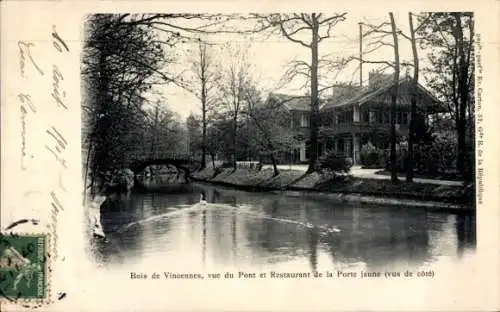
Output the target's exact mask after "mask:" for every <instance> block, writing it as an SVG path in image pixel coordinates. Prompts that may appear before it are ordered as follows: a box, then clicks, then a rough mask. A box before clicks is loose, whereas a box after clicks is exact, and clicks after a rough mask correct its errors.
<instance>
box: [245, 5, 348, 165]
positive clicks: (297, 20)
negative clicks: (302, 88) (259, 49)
mask: <svg viewBox="0 0 500 312" xmlns="http://www.w3.org/2000/svg"><path fill="white" fill-rule="evenodd" d="M346 15H347V13H340V14H333V15H329V16H327V15H325V14H323V13H309V14H305V13H300V14H297V13H294V14H270V15H260V14H254V15H253V17H254V18H257V20H258V23H259V28H258V29H259V30H273V31H275V32H277V33H278V34H280V35H281V36H283V37H285V38H286V39H287V40H289V41H291V42H293V43H296V44H298V45H300V46H302V47H304V48H307V49H309V50H310V51H311V62H310V63H308V62H302V61H299V62H298V63H296V65H298V66H302V67H303V68H304V69H305V71H301V70H296V71H295V73H296V75H301V74H302V75H304V73H305V76H306V78H308V79H309V80H310V97H311V103H310V108H311V114H310V116H311V117H310V118H311V122H310V135H309V143H310V151H311V153H310V155H311V156H310V158H309V167H308V169H307V172H308V173H311V172H313V171H315V170H316V168H317V162H318V157H319V155H318V134H319V126H320V118H319V88H318V63H319V57H318V55H319V46H320V43H321V42H322V41H323V40H325V39H327V38H331V37H332V29H333V28H334V27H335V25H337V24H338V23H340V22H342V21H344V20H345V19H346Z"/></svg>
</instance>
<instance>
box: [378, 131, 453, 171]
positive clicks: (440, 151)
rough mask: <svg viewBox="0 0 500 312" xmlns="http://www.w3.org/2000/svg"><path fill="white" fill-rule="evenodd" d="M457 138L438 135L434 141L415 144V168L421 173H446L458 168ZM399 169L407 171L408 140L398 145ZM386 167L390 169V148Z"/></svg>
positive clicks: (387, 153)
mask: <svg viewBox="0 0 500 312" xmlns="http://www.w3.org/2000/svg"><path fill="white" fill-rule="evenodd" d="M456 151H457V148H456V140H455V139H453V138H448V137H436V138H434V140H433V141H432V142H427V143H421V144H415V145H414V148H413V161H414V169H415V170H416V171H418V172H420V173H431V174H436V173H445V172H447V171H449V170H454V169H455V168H456V161H457V152H456ZM396 153H397V170H398V171H401V172H403V171H406V169H407V166H406V165H407V161H408V158H407V157H408V149H407V142H406V141H404V142H401V144H398V145H397V147H396ZM386 157H387V161H386V168H387V169H388V170H390V168H391V161H390V150H387V151H386Z"/></svg>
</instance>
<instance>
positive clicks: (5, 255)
mask: <svg viewBox="0 0 500 312" xmlns="http://www.w3.org/2000/svg"><path fill="white" fill-rule="evenodd" d="M47 250H48V249H47V236H46V235H44V234H38V235H35V234H8V235H7V234H0V300H5V299H7V300H9V301H11V300H37V299H42V300H43V299H45V298H46V297H47V259H48V257H47V256H48V254H47Z"/></svg>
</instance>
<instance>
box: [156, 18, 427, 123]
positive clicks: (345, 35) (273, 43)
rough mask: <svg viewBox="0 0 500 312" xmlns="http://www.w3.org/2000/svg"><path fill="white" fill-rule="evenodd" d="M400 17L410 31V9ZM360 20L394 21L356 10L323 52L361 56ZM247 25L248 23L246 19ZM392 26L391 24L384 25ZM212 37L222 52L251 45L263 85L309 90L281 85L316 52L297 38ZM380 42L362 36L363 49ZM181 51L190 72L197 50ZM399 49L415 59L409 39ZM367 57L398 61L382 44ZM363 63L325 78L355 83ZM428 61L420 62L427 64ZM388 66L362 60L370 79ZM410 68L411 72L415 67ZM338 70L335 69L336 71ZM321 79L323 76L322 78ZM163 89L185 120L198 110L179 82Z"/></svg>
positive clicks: (223, 60) (321, 48) (187, 47)
mask: <svg viewBox="0 0 500 312" xmlns="http://www.w3.org/2000/svg"><path fill="white" fill-rule="evenodd" d="M394 18H395V22H396V25H397V27H398V28H400V29H401V30H402V31H403V32H404V33H405V34H409V22H408V14H407V13H406V14H399V15H398V13H397V12H396V13H395V15H394ZM359 22H364V23H367V24H372V25H379V24H380V23H382V22H389V14H388V13H386V14H384V15H381V14H378V15H366V14H360V13H357V12H348V13H347V18H346V20H345V21H343V22H340V23H339V24H337V25H336V26H335V27H334V28H333V29H332V32H331V34H332V38H328V39H325V40H324V41H322V42H321V43H320V46H319V56H320V57H322V56H325V55H328V57H330V58H332V59H333V58H336V57H349V56H358V55H359V44H360V43H359ZM414 24H415V25H416V26H417V22H416V18H414ZM242 26H243V27H245V25H244V23H243V22H242ZM384 29H387V30H390V26H388V27H386V28H384ZM367 30H368V27H367V26H363V31H367ZM207 40H208V41H210V42H211V43H213V44H215V46H214V47H213V51H215V53H220V52H219V49H218V48H219V47H220V46H223V45H224V44H226V43H230V44H231V45H235V46H245V47H248V50H246V52H245V56H246V57H245V58H246V60H247V61H248V62H249V63H250V64H251V65H252V67H253V75H254V77H255V79H256V80H257V82H258V85H259V87H260V88H261V89H262V90H263V91H265V92H264V93H266V92H267V91H274V92H281V93H288V94H295V95H297V94H304V93H305V92H306V91H307V90H306V89H303V88H302V89H301V86H302V85H303V81H298V80H297V81H294V82H292V83H290V84H288V85H286V86H284V87H283V86H281V87H280V88H279V89H277V86H278V85H279V81H280V79H281V77H282V75H283V73H284V72H285V70H286V68H287V64H288V63H289V62H290V61H291V60H294V59H298V60H304V61H308V62H309V61H310V59H311V52H310V50H309V49H307V48H305V47H303V46H301V45H299V44H296V43H293V42H291V41H289V40H287V39H286V38H284V37H281V36H271V37H269V38H267V39H265V38H262V36H254V37H253V40H252V41H250V39H249V38H245V37H244V36H241V35H228V34H219V35H213V36H210V38H207ZM373 41H376V39H373V38H372V37H365V38H364V39H363V50H364V51H368V50H370V49H371V48H373V47H374V46H373V45H370V42H373ZM384 42H387V43H392V36H388V37H386V38H385V39H384ZM176 49H178V51H177V52H178V53H177V54H178V55H179V64H178V65H177V66H178V69H180V70H183V71H189V70H190V68H191V67H192V57H193V56H192V52H191V53H190V52H188V50H193V46H192V45H187V44H184V45H181V46H176ZM399 52H400V58H401V62H403V61H407V62H411V60H412V52H411V44H410V42H409V41H408V40H407V39H404V38H400V39H399ZM227 57H228V56H227V55H224V56H219V62H221V63H222V65H223V64H224V63H226V62H227V59H226V58H227ZM425 57H426V55H425V53H424V51H420V49H419V59H420V60H421V62H425ZM364 58H365V59H366V60H372V61H381V60H383V61H393V60H394V50H393V49H392V47H390V46H383V47H381V48H380V49H377V51H375V52H372V53H370V54H369V55H367V56H364ZM358 65H359V62H357V61H353V62H352V64H350V65H349V66H348V67H347V68H345V69H344V70H343V71H342V72H340V73H339V74H338V75H337V76H336V79H333V76H331V77H330V78H329V79H327V81H323V82H324V83H325V82H326V83H325V84H326V85H330V84H332V83H334V82H353V83H356V84H359V70H357V67H358ZM422 65H423V64H421V66H422ZM383 66H384V65H380V64H376V65H375V64H363V81H364V84H366V80H367V79H368V73H369V71H370V70H373V69H379V68H381V67H383ZM386 72H387V73H392V69H387V70H386ZM410 72H411V71H410ZM405 73H406V69H402V71H401V75H405ZM335 74H336V73H335ZM423 80H424V79H420V82H421V83H422V82H424V81H423ZM320 83H321V81H320ZM160 89H161V92H163V93H164V95H165V97H166V98H167V99H168V104H167V105H168V107H169V108H170V109H172V110H174V111H176V112H177V113H178V114H179V115H180V116H181V118H183V119H185V118H186V117H187V116H189V114H190V113H194V114H199V112H200V104H199V102H200V101H199V100H198V99H197V98H196V97H195V96H194V95H192V94H190V93H189V92H187V91H184V90H182V89H180V88H179V87H177V86H173V85H169V86H161V87H160Z"/></svg>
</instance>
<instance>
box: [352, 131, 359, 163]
mask: <svg viewBox="0 0 500 312" xmlns="http://www.w3.org/2000/svg"><path fill="white" fill-rule="evenodd" d="M360 150H361V144H360V138H359V136H358V135H355V134H353V135H352V163H353V165H359V152H360Z"/></svg>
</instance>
